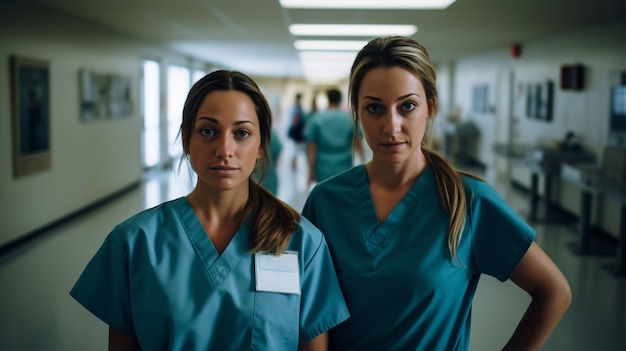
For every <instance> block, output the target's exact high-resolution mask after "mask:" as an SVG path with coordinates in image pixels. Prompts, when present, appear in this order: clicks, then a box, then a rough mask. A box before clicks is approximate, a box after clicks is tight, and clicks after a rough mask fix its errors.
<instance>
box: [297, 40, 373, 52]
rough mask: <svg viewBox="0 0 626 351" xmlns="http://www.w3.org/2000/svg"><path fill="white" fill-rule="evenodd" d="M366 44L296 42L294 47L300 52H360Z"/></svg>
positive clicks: (322, 41)
mask: <svg viewBox="0 0 626 351" xmlns="http://www.w3.org/2000/svg"><path fill="white" fill-rule="evenodd" d="M366 44H367V41H361V40H296V41H295V42H294V43H293V46H295V47H296V49H298V50H332V51H358V50H361V49H362V48H363V47H364V46H365V45H366Z"/></svg>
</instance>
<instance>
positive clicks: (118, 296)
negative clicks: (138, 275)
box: [70, 228, 135, 335]
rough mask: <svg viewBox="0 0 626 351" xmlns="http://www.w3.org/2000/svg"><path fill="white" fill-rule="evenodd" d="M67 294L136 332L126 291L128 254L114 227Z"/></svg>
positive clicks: (130, 332) (116, 324) (108, 321)
mask: <svg viewBox="0 0 626 351" xmlns="http://www.w3.org/2000/svg"><path fill="white" fill-rule="evenodd" d="M70 295H71V296H72V297H73V298H74V299H75V300H76V301H78V302H79V303H80V304H81V305H83V307H85V308H86V309H87V310H89V311H90V312H91V313H93V314H94V315H95V316H96V317H98V318H100V319H101V320H102V321H103V322H105V323H106V324H108V325H109V326H110V327H111V328H113V329H115V330H117V331H120V332H123V333H125V334H128V335H135V329H134V327H133V323H132V315H131V308H130V294H129V273H128V253H127V250H125V248H124V247H123V245H122V243H121V242H120V239H119V237H118V235H117V228H116V229H114V230H113V231H112V232H111V233H110V234H109V235H108V236H107V238H106V239H105V241H104V243H103V244H102V246H101V247H100V249H98V251H97V252H96V254H95V255H94V257H93V258H92V259H91V261H89V263H88V264H87V267H85V270H84V271H83V273H82V274H81V275H80V277H79V278H78V281H77V282H76V284H75V285H74V287H73V288H72V290H71V291H70Z"/></svg>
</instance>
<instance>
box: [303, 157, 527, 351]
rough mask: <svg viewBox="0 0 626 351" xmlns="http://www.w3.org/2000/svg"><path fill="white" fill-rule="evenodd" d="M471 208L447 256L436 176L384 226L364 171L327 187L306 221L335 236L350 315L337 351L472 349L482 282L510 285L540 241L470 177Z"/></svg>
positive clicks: (312, 200) (331, 240) (424, 179)
mask: <svg viewBox="0 0 626 351" xmlns="http://www.w3.org/2000/svg"><path fill="white" fill-rule="evenodd" d="M463 181H464V184H465V190H466V194H467V197H468V204H469V208H468V211H467V220H466V224H465V229H464V232H463V235H462V238H461V242H460V245H459V247H458V259H456V258H455V259H452V260H451V259H450V253H449V251H448V244H447V240H448V216H447V215H446V214H445V212H444V211H443V209H442V208H441V206H440V204H439V197H438V195H437V186H436V183H435V178H434V174H433V171H432V169H431V168H430V167H429V168H427V169H426V170H425V171H424V172H423V174H422V175H421V176H420V177H419V178H418V180H417V181H416V182H415V184H414V185H413V186H412V187H411V189H410V190H409V191H408V192H407V194H406V195H405V196H404V197H403V198H402V200H401V201H400V202H399V203H398V205H397V206H396V207H395V208H394V209H393V211H392V212H391V213H390V214H389V216H388V217H387V218H386V219H385V221H384V222H383V223H380V222H379V220H378V217H377V215H376V211H375V208H374V204H373V201H372V197H371V193H370V191H369V183H368V178H367V174H366V170H365V167H364V166H363V165H359V166H356V167H354V168H352V169H350V170H348V171H346V172H343V173H341V174H339V175H337V176H336V177H334V178H331V179H329V180H327V181H326V182H323V183H320V184H318V185H317V186H316V187H315V188H314V189H313V190H312V192H311V193H310V195H309V198H308V199H307V201H306V203H305V206H304V209H303V215H304V216H305V217H307V218H308V219H309V220H310V221H311V222H312V223H313V224H314V225H315V226H317V227H318V228H319V229H320V230H321V231H322V233H324V235H325V236H326V241H327V242H328V246H329V248H330V250H331V255H332V256H333V260H334V262H335V267H336V270H337V275H338V277H339V281H340V284H341V288H342V289H343V293H344V296H345V298H346V302H347V303H348V309H349V310H350V314H351V317H350V319H348V320H347V321H346V322H344V323H342V324H340V325H339V326H337V327H336V328H335V329H333V330H331V332H330V342H331V346H334V347H335V348H336V349H338V350H360V351H363V350H403V351H406V350H467V349H468V347H469V337H470V319H471V306H472V299H473V297H474V293H475V291H476V286H477V284H478V280H479V277H480V275H481V274H488V275H491V276H493V277H495V278H497V279H499V280H501V281H505V280H507V279H508V278H509V277H510V275H511V274H512V273H513V271H514V270H515V269H516V267H517V266H518V264H519V262H520V261H521V259H522V257H523V256H524V254H525V253H526V251H527V250H528V248H529V247H530V244H531V243H532V241H533V240H534V238H535V233H536V232H535V230H533V229H532V228H531V227H530V226H529V225H528V224H526V223H525V222H524V221H523V220H522V219H521V218H520V217H519V216H518V215H517V214H516V213H515V212H514V211H513V210H512V209H511V208H510V207H509V206H508V205H507V204H506V203H505V201H504V200H503V199H502V197H501V196H500V195H499V194H498V193H497V192H496V191H495V190H494V189H493V188H492V187H491V186H489V185H488V184H487V183H485V182H483V181H480V180H476V179H474V178H471V177H464V178H463Z"/></svg>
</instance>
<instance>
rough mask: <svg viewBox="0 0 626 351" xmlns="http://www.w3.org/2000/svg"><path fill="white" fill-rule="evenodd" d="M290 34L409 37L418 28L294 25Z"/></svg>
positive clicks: (406, 26) (403, 26) (412, 26)
mask: <svg viewBox="0 0 626 351" xmlns="http://www.w3.org/2000/svg"><path fill="white" fill-rule="evenodd" d="M289 32H290V33H291V34H293V35H298V36H360V37H373V36H386V35H405V36H409V35H413V34H415V32H417V27H416V26H414V25H412V24H406V25H403V24H399V25H397V24H292V25H290V26H289Z"/></svg>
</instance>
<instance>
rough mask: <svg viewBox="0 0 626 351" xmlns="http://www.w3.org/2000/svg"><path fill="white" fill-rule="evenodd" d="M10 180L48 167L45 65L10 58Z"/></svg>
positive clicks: (46, 68)
mask: <svg viewBox="0 0 626 351" xmlns="http://www.w3.org/2000/svg"><path fill="white" fill-rule="evenodd" d="M9 66H10V75H11V114H12V128H13V133H12V134H13V140H12V142H13V177H14V178H20V177H23V176H27V175H29V174H33V173H38V172H41V171H44V170H47V169H50V167H51V153H50V69H49V64H48V62H47V61H44V60H39V59H31V58H26V57H20V56H17V55H11V56H10V57H9Z"/></svg>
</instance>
